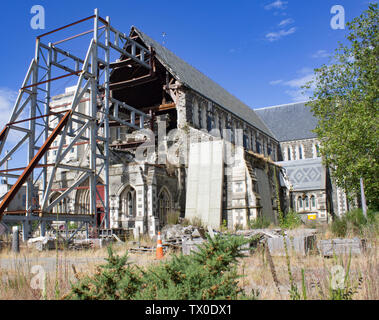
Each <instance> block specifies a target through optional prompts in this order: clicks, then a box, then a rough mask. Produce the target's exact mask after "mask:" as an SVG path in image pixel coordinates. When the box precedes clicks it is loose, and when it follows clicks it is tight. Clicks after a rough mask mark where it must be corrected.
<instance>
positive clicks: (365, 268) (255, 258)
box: [239, 243, 379, 300]
mask: <svg viewBox="0 0 379 320" xmlns="http://www.w3.org/2000/svg"><path fill="white" fill-rule="evenodd" d="M372 244H373V246H372V248H370V249H368V250H367V251H366V252H365V253H364V254H362V255H360V256H352V257H351V265H350V273H349V276H350V280H351V283H352V284H353V286H354V285H357V286H358V284H359V282H360V281H359V280H360V278H362V279H361V284H360V285H359V286H358V289H357V292H356V294H355V295H354V296H353V299H354V300H356V299H357V300H379V265H378V248H377V245H376V243H372ZM348 259H349V257H348V256H347V255H346V256H343V257H338V258H324V257H322V256H320V255H308V256H296V255H292V256H290V267H291V272H292V275H293V277H294V281H295V283H296V285H297V287H298V289H299V292H300V293H301V291H302V275H301V270H302V269H304V274H305V286H306V293H307V299H309V300H318V299H322V300H324V299H328V298H329V292H328V290H329V280H330V270H331V268H332V267H333V266H334V265H336V264H339V265H342V266H344V267H345V270H346V266H347V264H348ZM272 260H273V263H274V266H275V271H276V277H277V280H278V282H279V290H280V291H279V290H278V289H277V287H276V286H275V282H274V277H273V274H272V272H271V268H270V265H269V261H268V259H267V255H266V253H265V252H263V250H262V249H259V250H257V251H256V252H255V253H254V254H253V255H251V256H249V257H246V258H243V259H241V262H240V264H239V273H240V274H243V275H244V276H245V277H243V278H242V279H240V281H239V284H240V286H241V287H243V288H244V289H245V291H246V292H248V293H250V292H251V290H252V289H254V290H258V291H259V293H260V295H259V299H262V300H283V299H290V295H289V289H290V280H289V274H288V266H287V262H286V257H279V256H273V257H272Z"/></svg>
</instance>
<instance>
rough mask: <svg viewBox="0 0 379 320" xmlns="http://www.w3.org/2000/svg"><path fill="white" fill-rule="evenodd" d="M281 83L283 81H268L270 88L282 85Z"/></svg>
mask: <svg viewBox="0 0 379 320" xmlns="http://www.w3.org/2000/svg"><path fill="white" fill-rule="evenodd" d="M282 82H283V80H273V81H270V82H269V84H271V85H272V86H275V85H277V84H279V83H282Z"/></svg>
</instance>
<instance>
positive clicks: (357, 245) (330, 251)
mask: <svg viewBox="0 0 379 320" xmlns="http://www.w3.org/2000/svg"><path fill="white" fill-rule="evenodd" d="M317 247H318V249H319V251H320V253H321V255H323V256H324V257H332V256H333V255H343V254H350V252H351V254H358V255H359V254H362V253H363V252H364V251H365V250H366V241H365V240H364V239H359V238H353V239H330V240H319V241H318V243H317Z"/></svg>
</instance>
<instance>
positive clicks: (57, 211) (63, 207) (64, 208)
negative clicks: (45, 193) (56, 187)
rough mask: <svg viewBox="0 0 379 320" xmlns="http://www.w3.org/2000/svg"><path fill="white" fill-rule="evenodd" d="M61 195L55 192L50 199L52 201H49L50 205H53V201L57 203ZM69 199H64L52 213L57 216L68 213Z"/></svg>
mask: <svg viewBox="0 0 379 320" xmlns="http://www.w3.org/2000/svg"><path fill="white" fill-rule="evenodd" d="M60 195H61V193H59V192H55V193H54V194H53V195H52V196H51V197H50V200H49V203H52V202H53V201H55V200H56V199H58V197H59V196H60ZM67 211H68V210H67V199H66V198H64V199H62V200H61V201H59V202H58V203H57V204H56V205H55V206H54V207H53V208H52V210H51V213H55V214H65V213H67Z"/></svg>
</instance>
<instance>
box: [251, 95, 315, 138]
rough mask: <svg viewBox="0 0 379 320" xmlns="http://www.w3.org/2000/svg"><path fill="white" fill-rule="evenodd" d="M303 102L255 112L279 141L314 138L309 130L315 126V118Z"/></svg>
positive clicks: (313, 134)
mask: <svg viewBox="0 0 379 320" xmlns="http://www.w3.org/2000/svg"><path fill="white" fill-rule="evenodd" d="M305 104H306V102H298V103H291V104H284V105H279V106H273V107H266V108H261V109H255V112H256V113H257V114H258V116H259V117H260V118H261V119H262V120H263V121H264V122H265V124H266V125H267V126H268V127H269V128H270V130H271V131H272V132H273V134H274V137H275V138H276V139H277V140H278V141H279V142H283V141H291V140H302V139H310V138H316V137H317V136H316V134H315V133H313V132H312V131H311V130H313V129H314V128H315V127H316V125H317V119H316V118H315V117H314V116H313V114H312V112H311V110H310V107H307V106H306V105H305Z"/></svg>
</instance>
